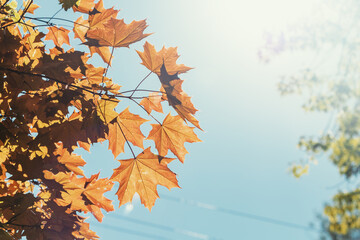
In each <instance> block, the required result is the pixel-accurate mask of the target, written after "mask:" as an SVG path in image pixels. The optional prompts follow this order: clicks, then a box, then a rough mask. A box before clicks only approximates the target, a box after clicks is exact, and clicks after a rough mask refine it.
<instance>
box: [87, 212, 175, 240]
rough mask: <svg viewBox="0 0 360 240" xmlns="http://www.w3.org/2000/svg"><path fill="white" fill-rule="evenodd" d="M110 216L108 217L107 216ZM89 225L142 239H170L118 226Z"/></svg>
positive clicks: (95, 223)
mask: <svg viewBox="0 0 360 240" xmlns="http://www.w3.org/2000/svg"><path fill="white" fill-rule="evenodd" d="M108 216H110V215H108ZM90 223H91V224H93V225H95V226H98V227H102V228H107V229H110V230H113V231H116V232H121V233H127V234H131V235H136V236H140V237H144V238H151V239H160V240H171V239H170V238H165V237H162V236H159V235H153V234H149V233H145V232H140V231H135V230H131V229H128V228H123V227H119V226H112V225H108V224H105V223H101V224H99V223H97V222H93V221H90Z"/></svg>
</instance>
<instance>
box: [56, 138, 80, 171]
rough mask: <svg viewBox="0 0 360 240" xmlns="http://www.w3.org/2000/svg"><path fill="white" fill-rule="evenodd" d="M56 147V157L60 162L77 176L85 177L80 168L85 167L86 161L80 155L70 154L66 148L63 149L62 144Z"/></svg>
mask: <svg viewBox="0 0 360 240" xmlns="http://www.w3.org/2000/svg"><path fill="white" fill-rule="evenodd" d="M56 147H57V148H56V150H55V151H54V155H55V156H56V155H58V157H57V159H58V161H59V162H60V163H62V164H64V165H65V166H66V168H67V169H69V170H70V171H72V172H74V173H75V174H77V175H82V176H84V172H83V170H81V169H80V168H79V166H84V165H85V164H86V162H85V160H84V159H82V157H81V156H79V155H76V154H74V153H71V154H70V153H69V151H68V150H67V149H66V148H63V144H62V143H57V144H56Z"/></svg>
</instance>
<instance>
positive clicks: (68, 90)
mask: <svg viewBox="0 0 360 240" xmlns="http://www.w3.org/2000/svg"><path fill="white" fill-rule="evenodd" d="M59 3H60V4H61V7H62V10H65V11H67V10H69V9H72V10H73V11H74V14H81V13H82V14H83V15H81V16H80V17H78V18H77V20H76V21H72V20H69V19H71V17H72V15H71V13H70V12H68V13H69V19H57V20H59V21H60V22H64V23H67V24H69V22H70V23H71V24H73V28H72V29H71V28H69V27H67V26H66V25H64V26H61V24H54V23H53V22H52V21H53V20H54V19H56V13H55V14H54V15H53V16H51V17H46V16H45V17H39V16H36V15H35V16H32V15H30V14H34V11H36V8H37V7H38V6H37V5H36V4H35V3H34V2H33V0H28V1H26V2H23V3H22V4H19V3H18V2H17V1H9V0H0V27H1V31H0V46H1V47H0V74H1V75H0V89H1V91H0V119H1V121H0V132H1V134H0V168H1V171H0V173H1V176H0V237H1V239H21V238H22V237H26V238H27V239H98V236H97V235H96V233H95V232H93V231H92V230H90V229H89V224H88V223H86V222H85V218H84V217H82V216H81V215H80V214H81V213H87V212H91V213H92V214H93V215H94V216H95V218H96V219H97V220H98V221H101V220H102V218H103V214H102V212H101V209H104V210H105V211H112V210H114V208H113V205H112V203H111V202H112V201H111V200H109V199H107V198H106V197H105V196H104V195H103V194H104V193H105V192H107V191H109V190H111V189H112V187H113V185H114V182H119V189H118V191H117V192H116V195H117V196H118V199H119V201H120V206H121V205H123V204H125V203H127V202H130V201H131V200H132V197H133V195H134V194H135V193H138V194H139V196H140V199H141V202H142V203H143V204H144V205H145V207H147V208H149V209H151V207H152V206H153V205H154V204H155V201H156V199H157V198H158V197H159V196H158V193H157V185H163V186H165V187H167V188H169V189H170V188H173V187H179V186H178V183H177V179H176V175H175V173H173V172H172V171H171V170H170V169H169V168H168V166H167V165H168V163H170V162H171V161H173V160H174V159H175V158H170V156H169V155H168V152H169V150H170V151H171V152H172V153H173V155H174V156H175V157H176V158H178V159H179V160H180V161H181V162H183V161H184V159H185V155H186V153H187V151H186V149H185V147H184V143H185V142H197V141H200V140H199V139H198V138H197V136H196V135H195V133H194V131H193V130H194V127H189V126H187V125H186V124H185V123H187V122H190V123H191V124H193V125H194V126H195V127H196V128H198V129H201V128H200V125H199V122H198V121H197V120H196V118H195V117H194V114H195V113H196V111H197V110H196V109H195V107H194V106H193V104H192V103H191V100H190V97H189V96H188V95H187V94H186V93H184V92H183V90H182V83H183V80H181V79H180V78H179V77H178V74H181V73H185V72H187V71H188V70H190V69H191V68H189V67H186V66H184V65H183V64H177V63H176V61H177V59H178V57H179V56H178V54H177V49H176V48H165V47H163V48H162V49H161V50H160V51H156V49H155V47H154V46H153V45H151V44H150V43H148V42H145V44H144V49H143V50H142V51H137V53H138V55H139V57H140V58H141V60H142V64H143V65H144V66H145V67H146V68H148V69H149V71H150V72H149V74H148V75H147V76H146V77H144V78H143V79H142V80H141V81H140V82H139V83H138V85H137V86H136V88H134V89H131V90H125V91H120V88H121V87H120V86H119V85H118V84H117V83H120V84H122V85H126V81H124V80H120V79H116V80H112V79H111V78H109V77H108V76H107V73H108V69H109V67H110V66H111V60H112V58H113V55H114V50H115V48H120V47H129V45H131V44H132V43H135V42H138V41H141V40H142V39H143V38H145V37H147V36H148V35H149V34H148V33H144V31H145V29H146V27H147V25H146V22H145V20H141V21H132V22H131V23H129V24H126V23H125V22H124V20H123V19H118V18H117V15H118V12H119V11H118V10H115V9H114V8H105V7H104V5H103V2H102V0H100V1H98V2H96V3H95V2H94V1H93V0H79V1H71V0H60V1H59ZM74 19H75V18H74ZM43 31H44V32H46V33H44V32H43ZM70 33H73V34H74V37H75V38H77V39H79V40H77V41H81V43H82V44H83V45H86V46H88V48H89V51H90V53H86V52H84V51H82V50H81V49H82V47H79V49H74V48H71V47H72V46H73V45H72V43H70V38H69V34H70ZM64 44H66V45H68V46H69V47H66V46H64ZM49 46H52V47H51V48H50V47H49ZM95 53H96V54H97V55H99V56H100V57H101V59H102V61H103V62H104V67H101V66H94V65H93V64H92V63H94V62H95V61H93V59H94V58H96V55H94V54H95ZM153 73H154V74H156V75H157V76H158V77H159V80H160V82H159V86H158V88H157V89H141V84H142V83H143V82H144V81H145V80H146V79H147V78H148V76H149V75H150V74H153ZM120 101H121V102H120ZM164 101H167V102H168V104H169V106H170V107H171V108H172V109H174V111H175V112H176V113H177V114H178V115H176V116H173V115H171V114H170V113H168V114H167V115H166V116H165V117H164V120H163V121H160V120H159V118H163V116H162V113H163V108H162V102H164ZM130 103H131V104H133V105H136V106H138V109H139V114H141V115H142V116H144V117H142V116H140V115H137V114H134V113H131V112H130V110H129V108H125V110H123V111H121V112H119V111H118V109H119V108H120V107H122V108H123V109H124V107H123V105H125V104H130ZM153 111H156V112H158V113H159V114H156V115H155V114H153V113H154V112H153ZM140 112H141V113H140ZM148 121H150V122H151V127H152V128H151V130H150V133H149V135H148V136H147V138H145V136H144V135H143V133H142V131H141V129H140V127H141V126H143V124H144V123H145V122H148ZM184 122H185V123H184ZM145 140H152V141H153V143H154V145H155V148H156V149H157V154H155V153H153V152H152V150H151V147H150V146H151V143H150V144H149V143H148V142H147V141H145ZM104 141H108V143H109V149H110V150H111V151H112V153H113V155H114V158H117V157H118V155H119V154H120V153H123V152H124V151H125V148H128V149H129V151H130V152H131V154H132V156H133V157H132V158H131V159H126V160H120V166H119V167H118V168H116V169H114V172H113V174H112V176H109V177H108V178H99V173H98V174H94V175H92V176H90V177H86V174H85V173H84V172H83V170H82V169H81V167H82V166H84V165H85V164H86V161H85V160H84V159H82V157H81V156H79V155H77V154H75V153H74V152H73V151H74V150H75V149H76V148H77V147H81V148H84V149H85V150H87V151H89V150H90V147H91V145H92V144H94V143H97V142H104ZM144 143H145V144H144ZM146 145H148V146H149V147H145V146H146ZM139 148H140V149H141V151H138V149H139Z"/></svg>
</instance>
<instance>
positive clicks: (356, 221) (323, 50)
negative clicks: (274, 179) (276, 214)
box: [259, 1, 360, 239]
mask: <svg viewBox="0 0 360 240" xmlns="http://www.w3.org/2000/svg"><path fill="white" fill-rule="evenodd" d="M359 14H360V4H359V2H358V1H326V3H325V2H321V3H319V6H317V7H316V13H314V15H312V18H311V20H309V21H310V22H303V23H302V24H301V25H297V26H295V27H294V26H292V27H291V28H289V30H288V31H284V32H281V33H280V34H277V35H274V34H270V33H267V34H266V35H265V37H266V43H265V45H264V47H262V48H261V49H260V50H259V57H260V58H261V59H262V60H263V61H265V62H269V61H270V59H271V58H272V57H273V56H275V55H278V54H280V53H282V52H285V51H302V52H304V51H307V52H310V51H313V52H314V53H315V54H314V55H315V56H316V57H315V61H309V62H308V65H307V66H306V67H305V68H304V69H303V70H301V71H299V72H298V73H297V74H295V75H291V76H285V77H283V78H282V79H281V81H280V83H279V85H278V88H279V90H280V93H281V94H282V95H286V94H295V93H298V94H303V95H305V96H306V97H307V100H306V102H305V104H304V105H303V108H304V109H305V110H306V111H309V112H325V113H327V114H328V115H329V122H328V123H327V124H326V126H324V129H323V131H322V133H321V134H319V135H318V136H303V137H301V138H300V140H299V143H298V146H299V148H300V149H302V150H304V151H305V152H306V155H307V158H306V160H302V161H301V162H300V163H297V164H293V166H292V167H291V171H292V173H293V174H294V176H295V177H300V176H301V175H302V174H304V173H306V172H307V171H308V169H309V165H310V164H311V163H315V162H317V159H319V158H320V157H321V158H326V159H328V160H330V161H331V162H332V163H333V164H334V165H335V166H336V167H337V168H338V170H339V173H340V174H341V175H342V176H344V178H345V179H346V181H347V182H348V183H349V184H350V185H351V188H350V190H348V191H340V190H339V192H338V194H336V195H335V196H334V197H333V199H332V202H331V203H328V204H326V205H325V207H324V213H325V215H326V218H325V219H324V218H321V224H322V226H323V229H324V230H326V231H325V232H326V234H324V235H323V236H322V237H321V238H322V239H329V238H330V239H360V235H359V230H360V185H359V184H358V183H359V181H358V180H359V173H360V80H359V79H360V31H359V29H360V28H359V27H360V26H359V25H360V21H359V20H360V15H359Z"/></svg>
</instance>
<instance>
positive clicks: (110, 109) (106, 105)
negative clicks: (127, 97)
mask: <svg viewBox="0 0 360 240" xmlns="http://www.w3.org/2000/svg"><path fill="white" fill-rule="evenodd" d="M118 103H119V100H116V99H114V100H111V101H110V100H109V99H100V100H98V101H96V112H97V114H98V116H99V117H100V119H101V120H103V122H104V123H106V124H107V123H109V122H111V121H112V120H113V119H114V118H116V117H117V116H118V115H119V114H118V113H117V112H115V111H114V108H115V107H116V106H117V105H118Z"/></svg>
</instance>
